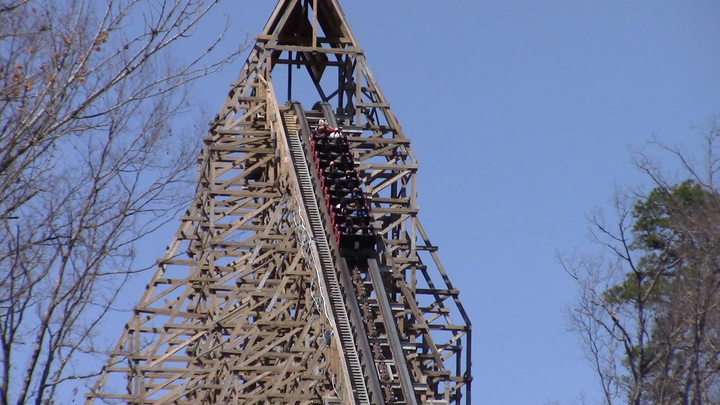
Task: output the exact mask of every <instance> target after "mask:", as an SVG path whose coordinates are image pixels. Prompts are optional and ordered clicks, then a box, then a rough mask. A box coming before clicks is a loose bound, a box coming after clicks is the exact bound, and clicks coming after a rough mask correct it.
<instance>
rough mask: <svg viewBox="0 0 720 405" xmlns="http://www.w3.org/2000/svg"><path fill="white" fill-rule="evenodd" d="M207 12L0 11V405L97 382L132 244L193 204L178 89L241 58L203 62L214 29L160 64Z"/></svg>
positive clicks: (165, 3) (50, 1) (21, 7)
mask: <svg viewBox="0 0 720 405" xmlns="http://www.w3.org/2000/svg"><path fill="white" fill-rule="evenodd" d="M216 4H217V1H214V0H150V1H145V0H143V1H141V0H102V1H95V0H92V1H90V0H0V359H1V361H2V363H1V367H0V404H10V403H16V404H25V403H36V404H50V403H61V402H62V401H61V399H62V398H63V397H67V395H68V392H71V391H72V387H75V390H77V387H78V386H79V384H84V381H85V380H86V379H87V378H90V377H92V375H93V373H94V372H97V371H99V369H98V370H92V369H91V367H88V361H90V362H91V363H92V359H93V357H92V356H94V355H96V354H99V353H103V352H104V351H105V350H106V349H107V346H106V344H107V342H106V341H105V340H104V339H101V337H102V336H101V334H100V332H99V330H98V328H99V325H101V324H102V321H103V319H105V317H106V315H107V314H108V313H109V312H111V311H114V310H115V309H116V307H115V304H116V300H117V298H118V294H119V292H120V291H122V287H123V285H124V284H125V283H126V282H127V280H128V279H129V277H130V276H131V274H132V273H133V272H135V271H138V268H137V266H136V265H135V263H134V259H135V257H136V251H135V249H136V243H137V242H138V241H139V240H142V238H144V237H146V236H147V235H149V234H151V233H152V232H153V231H154V230H156V229H157V228H158V227H159V226H161V225H162V224H163V223H164V222H165V221H167V219H168V218H169V215H168V214H169V213H170V214H172V213H174V212H176V210H177V209H178V207H179V206H181V205H184V204H186V201H187V200H185V199H184V198H183V196H189V195H190V194H191V192H192V190H191V189H190V188H189V187H188V182H187V180H188V177H189V176H188V175H189V171H188V169H189V168H190V167H191V166H192V163H193V161H194V158H195V154H196V153H197V151H198V145H199V139H200V138H201V135H202V133H203V131H193V125H194V122H195V121H194V117H193V115H194V114H195V112H196V111H197V109H196V107H195V106H194V105H193V104H192V103H191V101H192V100H191V98H190V97H189V94H188V87H187V85H188V84H190V83H191V82H193V81H195V80H197V79H199V78H201V77H203V76H206V75H208V74H211V73H213V72H215V71H217V70H218V69H220V68H221V67H222V66H223V65H225V64H226V63H228V62H229V61H231V60H232V59H233V58H234V57H235V56H236V55H237V53H238V52H239V51H240V49H238V50H237V51H236V52H229V54H228V53H226V54H224V55H217V56H216V55H215V53H217V52H213V51H214V50H215V49H216V46H217V45H218V44H219V43H220V42H221V40H222V38H223V35H225V33H226V30H227V24H222V25H221V26H220V29H219V30H217V32H216V37H215V40H213V41H210V43H208V44H206V47H205V48H204V49H206V50H207V51H206V52H201V54H200V55H198V56H197V57H196V58H193V59H189V60H188V59H187V54H185V55H184V56H185V58H186V59H185V60H177V59H173V58H172V54H171V52H172V50H173V49H176V50H177V49H178V46H181V45H182V44H184V43H185V42H186V41H188V38H190V37H192V36H193V34H195V32H196V30H198V29H199V27H200V26H201V25H200V24H201V22H203V21H204V19H205V18H207V16H208V14H209V13H210V12H211V10H212V8H213V7H215V6H216ZM223 27H224V28H223ZM195 115H197V114H195ZM92 364H96V363H92ZM59 393H62V394H59ZM67 402H70V401H69V400H68V401H67Z"/></svg>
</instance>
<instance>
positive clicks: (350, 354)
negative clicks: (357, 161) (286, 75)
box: [283, 103, 383, 405]
mask: <svg viewBox="0 0 720 405" xmlns="http://www.w3.org/2000/svg"><path fill="white" fill-rule="evenodd" d="M283 122H284V124H285V132H286V135H287V140H288V145H289V147H290V154H291V156H292V160H293V164H294V167H295V173H296V175H297V177H298V182H299V186H300V192H301V194H302V198H303V203H304V204H305V210H306V213H307V216H308V218H309V220H310V227H311V229H312V233H313V237H314V241H315V243H316V246H317V251H318V254H319V256H320V262H321V263H320V264H321V267H322V271H323V276H324V277H325V281H326V283H327V285H328V295H329V298H330V304H331V307H332V310H333V314H334V318H335V323H336V326H337V333H339V335H340V341H341V344H342V350H343V354H344V356H345V360H346V363H347V367H348V372H349V374H350V380H351V383H352V386H353V392H354V396H355V403H356V404H359V405H370V404H371V403H372V404H383V402H382V396H381V395H380V396H379V398H378V396H377V395H374V398H373V400H372V402H371V398H370V394H369V392H368V386H367V384H366V380H365V376H364V375H363V367H362V365H361V362H360V356H359V353H358V351H357V346H356V343H355V341H356V335H355V334H354V333H353V329H352V326H351V325H350V320H349V316H348V313H347V307H346V305H345V300H344V299H343V294H342V291H341V288H340V283H339V281H338V278H337V272H336V270H335V269H336V266H335V264H334V261H333V254H332V251H331V249H330V245H329V243H328V238H327V235H328V234H327V233H326V231H325V221H324V220H323V216H322V215H321V213H320V208H319V206H318V203H317V194H316V192H315V187H314V186H313V183H314V182H313V178H312V175H311V173H310V169H309V167H308V164H307V158H306V154H305V150H304V148H303V145H302V141H301V139H300V131H307V132H308V133H309V131H310V129H309V125H308V122H307V119H306V118H305V112H304V110H303V109H302V106H301V105H300V104H297V103H295V104H294V108H293V109H290V110H286V111H284V112H283ZM378 394H379V393H378ZM378 400H379V401H378Z"/></svg>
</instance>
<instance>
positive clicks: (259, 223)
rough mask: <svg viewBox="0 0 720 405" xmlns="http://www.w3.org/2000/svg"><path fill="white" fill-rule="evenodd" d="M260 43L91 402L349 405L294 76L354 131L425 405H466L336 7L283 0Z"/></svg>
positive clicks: (455, 357)
mask: <svg viewBox="0 0 720 405" xmlns="http://www.w3.org/2000/svg"><path fill="white" fill-rule="evenodd" d="M255 38H256V41H257V42H256V43H255V46H254V48H253V49H252V51H251V53H250V56H249V58H248V60H247V62H246V63H245V65H244V67H243V69H242V71H241V73H240V76H239V78H238V80H237V81H236V82H235V83H233V84H232V88H231V90H230V92H229V94H228V96H227V98H226V100H225V103H224V104H223V106H222V108H221V109H220V112H219V113H218V115H217V116H216V117H215V119H214V120H213V121H212V122H211V125H210V130H209V134H208V135H207V136H206V137H205V138H204V147H203V150H202V153H201V154H200V156H199V161H198V163H199V165H198V182H197V191H196V195H195V199H194V201H193V203H192V204H191V206H190V208H189V209H188V210H187V212H186V213H185V214H184V215H183V216H181V217H180V218H179V219H180V226H179V229H178V231H177V232H176V234H175V237H174V238H173V240H172V242H171V243H170V244H169V245H168V247H167V250H166V252H165V255H164V256H163V257H162V259H160V260H159V261H158V266H157V268H156V270H155V273H154V274H153V276H152V278H151V280H150V282H149V283H148V285H147V287H146V291H145V293H144V294H143V296H142V298H141V300H140V302H139V304H138V305H137V306H136V307H135V310H134V316H133V317H132V319H131V320H130V321H129V322H128V323H127V325H126V327H125V329H124V331H123V333H122V335H121V337H120V339H119V341H118V344H117V346H116V348H115V349H114V350H113V351H112V352H111V353H110V359H109V361H108V364H107V366H106V367H105V369H104V370H103V373H102V375H101V377H100V378H99V379H98V382H97V383H96V385H95V386H94V388H93V390H92V391H91V392H90V393H89V394H88V401H87V402H88V403H93V402H97V400H99V399H101V400H104V401H111V402H112V401H117V402H123V403H133V404H150V403H153V404H165V403H178V404H185V403H187V404H191V403H192V404H195V403H203V404H205V403H208V404H209V403H232V404H236V403H237V404H240V403H242V404H250V403H267V404H270V403H272V404H286V403H287V404H290V403H293V404H296V403H302V404H310V403H313V404H319V403H347V404H350V403H353V394H352V388H351V387H350V384H349V383H348V371H347V364H346V362H345V359H344V355H343V352H342V346H341V344H340V341H339V339H340V337H339V334H337V333H334V329H335V324H334V320H333V314H332V311H330V310H328V303H327V299H328V296H327V292H326V291H325V290H324V289H325V288H326V287H325V281H324V279H323V276H322V273H321V272H320V271H319V269H318V264H317V253H316V252H315V251H314V245H313V241H312V236H311V234H310V232H309V230H308V229H307V227H308V225H307V224H308V218H307V215H306V213H305V211H304V207H303V204H302V200H301V198H300V192H299V189H298V179H297V177H296V173H295V171H294V167H293V164H292V160H291V159H290V158H289V149H288V144H287V141H286V134H285V127H284V126H283V125H282V120H281V115H282V110H283V107H282V106H280V105H278V99H277V97H276V93H275V89H274V88H273V85H272V75H273V74H275V75H278V74H284V73H285V71H284V69H278V68H277V67H278V66H280V65H288V66H289V69H288V73H287V74H288V75H290V76H289V77H288V82H289V83H292V81H293V80H299V78H297V77H296V78H294V79H293V77H292V76H291V75H292V68H293V67H297V66H302V67H305V70H306V71H307V73H308V74H309V79H310V81H311V82H312V84H313V85H314V86H315V88H316V89H317V93H318V99H319V100H321V101H325V102H329V103H331V104H332V106H333V107H334V108H335V109H336V115H337V118H338V121H339V122H340V124H341V125H344V126H345V127H347V128H354V129H355V132H351V135H352V136H351V137H350V138H349V140H350V143H351V147H352V151H353V153H354V156H355V161H356V162H358V163H359V164H358V167H357V168H358V170H359V172H360V173H361V177H362V180H363V182H364V184H365V187H366V191H367V193H368V194H369V196H370V198H371V202H372V210H373V216H374V218H375V224H376V228H377V229H378V233H379V234H381V235H382V241H381V243H380V244H379V245H380V248H379V255H380V260H381V262H382V264H383V265H385V266H386V267H387V268H389V269H390V273H389V274H391V276H390V277H386V278H385V280H384V283H385V289H386V291H385V292H382V293H384V294H387V295H388V297H389V298H390V301H392V303H393V306H394V307H396V308H399V310H398V314H397V315H396V316H395V319H394V322H395V323H396V325H397V330H398V331H399V332H400V335H401V339H402V341H403V344H404V348H405V349H406V361H407V363H408V365H409V366H408V368H409V369H410V371H411V374H412V379H413V384H414V385H415V387H414V388H415V389H416V390H417V392H418V394H417V395H418V399H419V402H421V403H433V401H446V402H455V403H458V404H459V403H460V401H461V400H462V401H463V402H465V403H466V404H469V403H470V384H469V383H470V381H471V376H470V358H471V353H470V342H471V340H472V339H471V328H470V322H469V319H468V318H467V316H466V314H465V312H464V309H463V307H462V304H461V303H460V301H459V298H458V294H459V292H458V290H457V289H455V288H454V287H453V286H452V284H451V283H450V281H449V279H448V277H447V275H446V273H445V270H444V269H443V267H442V265H441V263H440V261H439V259H438V256H437V253H436V251H437V247H436V246H434V245H432V244H431V243H430V240H429V238H428V236H427V234H426V233H425V231H424V229H423V227H422V225H421V223H420V220H419V219H418V216H417V213H418V205H417V192H416V172H417V169H418V163H417V161H416V159H415V157H414V156H413V153H412V151H411V149H410V146H409V145H410V141H409V139H408V138H406V137H405V136H404V134H403V132H402V130H401V127H400V125H399V124H398V122H397V120H396V119H395V116H394V115H393V113H392V111H391V109H390V105H389V104H388V102H387V100H386V99H385V97H384V96H383V94H382V92H381V91H380V88H379V87H378V84H377V83H376V82H375V80H374V79H373V76H372V74H371V72H370V70H369V68H368V65H367V62H366V60H365V56H364V53H363V51H362V49H361V48H360V47H359V46H358V44H357V42H356V40H355V38H354V37H353V35H352V33H351V31H350V29H349V27H348V25H347V21H346V19H345V16H344V14H343V12H342V11H341V9H340V7H339V5H338V3H337V0H281V1H280V2H279V3H278V5H277V6H276V8H275V10H274V11H273V13H272V15H271V17H270V19H269V21H268V23H267V24H266V26H265V29H264V30H263V33H262V34H261V35H258V36H256V37H255ZM296 76H297V73H296ZM328 78H330V79H332V80H329V79H328ZM288 92H290V91H288ZM346 293H347V292H346ZM375 293H377V292H375ZM453 318H455V322H454V321H453ZM385 321H388V320H385ZM356 326H357V325H356ZM441 403H442V402H441Z"/></svg>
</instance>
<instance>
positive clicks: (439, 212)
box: [156, 0, 720, 405]
mask: <svg viewBox="0 0 720 405" xmlns="http://www.w3.org/2000/svg"><path fill="white" fill-rule="evenodd" d="M274 5H275V1H272V0H263V1H253V2H250V1H236V2H232V3H229V2H228V3H224V4H223V3H221V4H220V8H219V9H218V11H219V12H218V15H219V14H226V15H228V16H229V17H230V19H231V20H232V27H231V32H232V33H233V36H234V37H236V38H237V40H235V39H234V38H230V40H229V43H228V44H226V46H228V49H229V48H231V47H232V46H231V44H232V45H236V43H237V42H240V41H242V40H244V35H245V34H248V35H250V38H252V35H255V34H258V33H260V31H261V30H262V28H263V26H264V24H265V22H266V20H267V18H268V16H269V15H270V12H271V11H272V8H273V7H274ZM341 5H342V7H343V9H344V11H345V14H346V16H347V19H348V21H349V23H350V27H351V29H352V30H353V33H354V34H355V37H356V38H357V40H358V41H359V42H360V45H361V46H362V48H363V49H364V50H365V54H366V56H367V59H368V63H369V64H370V67H371V69H372V71H373V73H374V75H375V78H376V79H377V81H378V83H379V85H380V87H381V89H382V90H383V92H384V93H385V96H386V97H387V99H388V101H389V102H390V104H391V106H392V108H393V111H394V113H395V115H396V116H397V118H398V120H399V121H400V123H401V124H402V126H403V130H404V132H405V134H406V136H408V137H409V138H410V139H411V140H412V144H411V147H412V148H413V150H414V152H415V155H416V156H417V157H418V159H419V161H420V171H419V175H418V176H419V183H418V190H419V203H420V207H421V211H420V217H421V220H422V222H423V225H424V227H425V228H426V230H427V231H428V233H429V236H430V238H431V240H432V241H433V243H434V244H435V245H439V246H440V255H441V259H442V261H443V264H444V266H445V268H446V269H447V271H448V273H449V276H450V278H451V280H452V281H453V283H454V284H455V285H457V286H459V287H460V289H461V296H460V297H461V300H462V302H463V304H464V305H465V308H466V309H467V310H468V312H469V313H470V316H471V319H472V322H473V328H474V331H475V332H474V338H475V341H474V348H473V353H474V355H475V357H474V369H473V374H474V377H475V381H474V384H473V393H474V395H473V397H474V398H473V399H474V401H473V402H474V403H475V404H493V405H494V404H498V405H505V404H508V405H510V404H544V403H546V402H548V401H560V402H561V403H563V404H569V403H571V402H572V401H573V399H574V398H576V397H577V396H578V395H579V394H580V393H581V392H584V393H586V394H587V396H588V397H590V398H592V399H594V398H598V391H597V387H596V384H595V380H594V377H593V374H592V372H591V370H590V367H589V365H588V364H587V363H586V362H585V361H584V360H583V359H582V356H583V354H582V351H581V350H580V348H579V346H578V344H577V340H576V338H575V336H573V335H572V334H570V333H567V332H565V322H564V320H563V315H562V308H563V307H564V306H565V305H567V304H569V303H570V302H571V301H572V299H573V297H574V294H575V290H574V287H573V284H572V283H571V280H570V278H569V277H568V276H567V275H566V274H565V273H564V271H563V270H562V269H561V268H560V266H559V264H558V263H557V262H556V260H555V254H556V252H557V251H561V252H563V251H564V252H568V251H571V250H573V249H575V248H577V249H579V250H580V251H594V250H596V248H595V247H594V246H593V245H592V244H591V243H590V242H589V241H588V239H587V237H586V235H587V229H588V227H587V221H586V219H585V218H586V215H587V214H588V213H589V212H590V211H591V210H593V209H594V208H596V207H609V205H610V198H611V196H612V192H613V189H614V187H615V184H640V183H642V182H643V180H644V179H643V177H642V176H641V175H640V174H639V173H638V172H637V171H635V170H634V169H633V168H632V165H631V163H630V152H629V149H628V148H629V146H634V147H641V146H643V145H644V143H645V141H646V140H647V139H649V138H650V137H651V136H653V134H655V135H657V136H658V138H660V139H662V140H665V141H667V142H670V143H684V144H686V145H689V146H691V145H696V144H697V143H698V140H699V139H698V137H697V131H696V130H694V129H692V128H691V126H692V125H700V126H701V125H704V124H705V123H706V122H707V120H708V118H711V117H712V116H713V115H716V114H720V93H719V92H718V89H720V24H718V17H720V2H716V1H693V2H677V1H652V2H651V1H632V2H629V1H612V0H611V1H602V2H600V1H543V2H540V1H461V0H449V1H445V2H430V1H407V0H405V1H401V0H397V1H387V0H364V1H341ZM202 34H203V33H201V35H200V36H198V38H197V42H198V44H199V43H201V42H202V40H203V39H204V35H202ZM205 39H206V38H205ZM195 50H197V52H203V51H204V50H203V47H202V45H198V46H197V49H195ZM192 51H193V50H192V49H189V50H188V52H189V53H192ZM241 59H242V60H238V61H237V62H236V63H235V64H234V65H233V66H230V67H228V68H226V69H225V70H224V71H223V72H221V73H219V74H216V75H214V76H213V77H211V78H209V79H208V80H206V81H205V82H204V83H203V84H202V85H200V86H197V97H198V98H199V100H201V101H203V102H204V103H206V105H207V106H208V108H209V109H210V111H212V112H214V111H216V110H217V109H218V108H219V107H220V105H221V103H222V102H223V101H224V97H225V95H226V94H227V89H228V85H229V83H230V82H232V81H234V80H235V78H236V77H237V74H238V72H239V69H240V67H241V66H242V63H243V61H244V58H241ZM280 101H284V100H280ZM668 165H669V167H671V164H668ZM170 232H172V231H170ZM170 232H169V233H168V234H170ZM168 240H169V236H168ZM161 253H162V251H157V252H156V256H159V255H160V254H161Z"/></svg>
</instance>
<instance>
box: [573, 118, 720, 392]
mask: <svg viewBox="0 0 720 405" xmlns="http://www.w3.org/2000/svg"><path fill="white" fill-rule="evenodd" d="M703 140H704V150H705V152H706V153H705V156H704V158H703V159H700V160H698V161H694V160H693V159H692V158H691V155H690V154H689V153H687V152H686V151H685V150H683V149H682V148H680V147H670V146H668V145H665V144H663V143H661V142H658V141H653V142H652V144H653V145H654V146H657V147H659V148H661V149H662V150H663V151H665V152H669V153H670V154H672V155H673V156H675V157H676V158H678V159H679V161H680V164H681V167H682V168H683V169H684V170H683V173H684V180H681V181H679V180H678V179H669V178H668V177H667V176H665V175H664V171H663V167H662V166H661V164H660V162H659V161H658V160H656V159H653V158H651V157H650V156H649V155H647V154H645V153H644V152H642V151H636V152H635V153H634V157H635V164H636V166H637V167H638V168H639V169H640V170H641V171H643V172H644V173H645V174H646V175H647V176H648V178H649V179H650V180H651V184H652V191H651V192H649V193H641V192H630V191H624V192H618V193H617V194H616V196H615V198H614V210H615V211H614V212H613V215H612V218H613V219H608V218H607V217H606V216H605V214H604V213H603V212H601V211H598V212H596V213H594V214H593V215H592V216H591V218H590V226H591V235H592V239H593V240H594V241H595V242H597V243H598V244H599V245H600V246H601V249H600V252H599V253H597V254H594V255H581V254H573V255H565V256H562V257H561V258H560V261H561V263H562V265H563V267H564V268H565V270H566V271H567V272H568V273H569V274H570V276H571V277H572V278H573V279H574V280H575V282H576V283H577V285H578V287H579V297H578V299H577V301H576V302H575V304H574V305H572V306H571V307H570V308H569V309H568V319H569V324H570V327H571V329H572V330H573V331H575V332H577V334H578V335H579V336H580V337H581V342H582V345H583V347H584V349H585V353H586V354H587V357H588V359H589V360H590V363H591V364H592V366H593V369H594V370H595V372H596V374H597V376H598V381H599V383H600V387H601V389H602V393H603V403H605V404H608V405H610V404H618V403H628V404H633V405H641V404H657V405H660V404H668V405H670V404H688V405H700V404H720V361H719V356H720V194H719V193H718V188H717V180H716V173H717V171H718V170H719V169H720V154H718V146H719V145H720V130H719V128H718V126H717V125H715V124H713V125H711V126H710V128H709V129H707V130H706V131H705V132H704V137H703Z"/></svg>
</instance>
